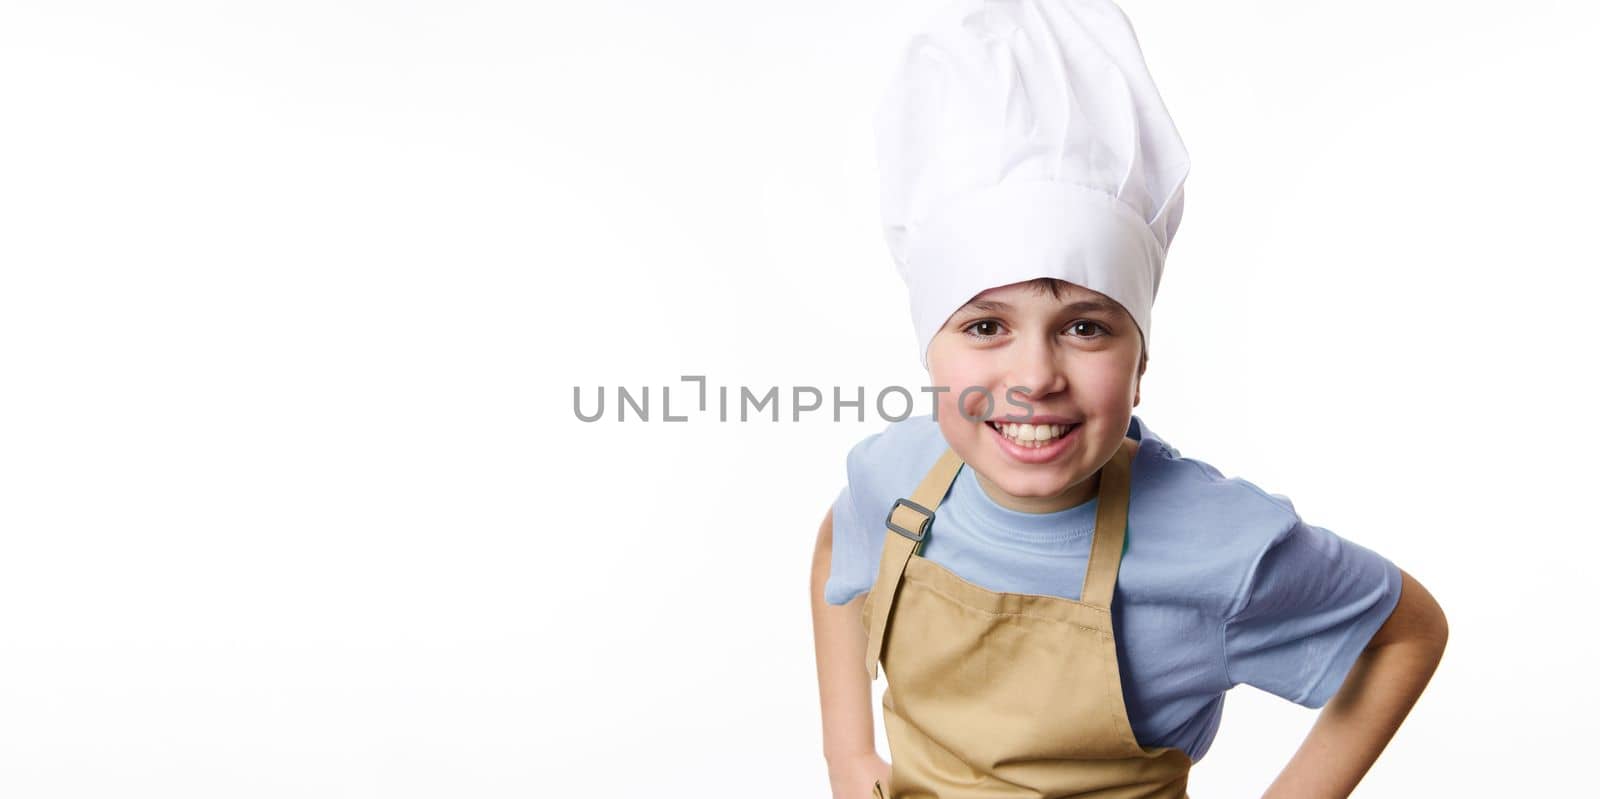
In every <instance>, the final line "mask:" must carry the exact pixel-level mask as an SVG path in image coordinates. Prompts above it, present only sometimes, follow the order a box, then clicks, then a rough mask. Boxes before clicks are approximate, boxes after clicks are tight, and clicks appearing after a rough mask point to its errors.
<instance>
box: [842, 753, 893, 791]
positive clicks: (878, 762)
mask: <svg viewBox="0 0 1600 799" xmlns="http://www.w3.org/2000/svg"><path fill="white" fill-rule="evenodd" d="M878 781H882V782H885V783H887V782H888V781H889V762H888V761H886V760H884V759H883V758H881V757H878V753H877V752H862V753H861V754H859V755H855V756H852V757H847V758H844V759H842V760H840V761H839V762H832V761H830V762H829V763H828V783H829V785H830V787H831V788H832V789H833V799H874V797H873V795H872V784H873V783H874V782H878Z"/></svg>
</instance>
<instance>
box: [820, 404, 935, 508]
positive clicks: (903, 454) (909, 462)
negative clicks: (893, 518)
mask: <svg viewBox="0 0 1600 799" xmlns="http://www.w3.org/2000/svg"><path fill="white" fill-rule="evenodd" d="M948 446H949V444H948V443H947V442H946V441H945V440H944V434H943V433H942V432H940V431H939V423H938V422H936V421H934V419H933V415H932V414H923V415H921V416H911V417H907V418H905V419H901V420H900V421H897V422H890V423H889V424H888V425H887V426H886V427H884V429H882V430H880V431H878V432H876V433H872V434H870V435H868V436H866V437H865V438H862V439H861V440H860V441H857V442H856V443H855V445H854V446H852V447H851V448H850V453H849V454H848V455H847V456H846V457H845V467H846V471H847V477H848V479H849V487H850V494H851V497H852V498H853V499H854V500H855V503H856V506H857V507H860V508H877V507H882V508H884V509H885V511H887V509H888V507H889V505H890V504H892V503H893V502H894V500H895V499H896V498H898V497H909V496H911V492H912V491H913V490H915V489H916V487H917V485H918V484H919V483H921V482H922V478H923V477H924V476H926V475H927V473H928V470H929V469H932V468H933V465H934V464H935V463H937V462H938V460H939V456H940V455H943V454H944V451H945V449H946V448H947V447H948Z"/></svg>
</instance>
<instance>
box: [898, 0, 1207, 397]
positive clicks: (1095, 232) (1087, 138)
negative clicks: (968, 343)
mask: <svg viewBox="0 0 1600 799" xmlns="http://www.w3.org/2000/svg"><path fill="white" fill-rule="evenodd" d="M876 123H877V134H878V165H879V176H880V181H881V185H880V201H881V205H882V213H883V226H884V235H885V236H886V238H887V239H888V242H889V249H890V251H891V252H892V253H893V255H894V259H895V264H896V267H897V268H898V269H899V271H900V276H901V277H902V278H903V279H904V280H905V282H906V285H907V287H908V288H909V289H910V295H911V316H912V321H913V323H914V324H915V326H916V331H917V340H918V343H919V344H920V346H921V355H922V365H923V366H924V367H926V366H927V365H928V343H929V342H930V341H931V340H932V339H933V335H934V333H936V332H937V331H938V330H939V328H940V327H942V326H943V325H944V323H945V322H946V321H948V320H949V318H950V315H951V314H953V313H954V312H955V311H956V310H957V309H958V308H960V307H961V306H962V305H964V304H966V302H967V301H968V300H970V299H972V298H973V297H975V296H977V295H978V294H980V293H982V292H983V291H985V290H987V289H990V288H993V287H995V286H1003V285H1007V284H1011V283H1017V282H1020V281H1024V280H1030V279H1033V278H1038V277H1054V278H1060V279H1062V280H1066V281H1070V282H1072V283H1076V284H1078V285H1080V286H1083V287H1085V288H1089V289H1093V290H1095V291H1098V292H1100V293H1102V294H1105V295H1107V296H1109V297H1111V298H1112V299H1114V300H1116V301H1117V302H1119V303H1121V304H1122V305H1123V307H1125V308H1126V309H1127V310H1128V312H1129V313H1130V314H1131V315H1132V316H1133V318H1134V321H1135V322H1137V323H1138V325H1139V329H1140V330H1141V331H1142V333H1143V335H1144V338H1145V346H1146V347H1147V348H1148V347H1149V341H1150V306H1151V305H1152V304H1153V303H1154V302H1155V296H1156V289H1157V288H1158V287H1159V286H1160V284H1161V273H1162V269H1163V267H1164V265H1165V263H1166V255H1167V248H1168V246H1169V245H1170V244H1171V243H1172V237H1173V234H1174V233H1176V232H1177V230H1178V222H1179V220H1180V219H1181V218H1182V216H1183V181H1184V179H1185V178H1186V177H1187V176H1188V173H1189V154H1188V151H1187V150H1186V149H1185V148H1184V146H1183V141H1182V140H1181V139H1179V137H1178V130H1177V127H1176V126H1175V125H1174V124H1173V122H1172V119H1171V118H1170V117H1169V116H1168V114H1167V110H1166V106H1165V105H1164V104H1163V103H1162V101H1161V97H1160V95H1159V94H1157V92H1156V87H1155V83H1154V81H1152V80H1151V78H1150V73H1149V70H1148V69H1147V68H1146V66H1145V64H1144V56H1143V53H1142V52H1141V51H1140V49H1139V43H1138V40H1137V38H1136V37H1135V35H1134V32H1133V28H1132V25H1131V24H1130V23H1129V21H1128V18H1127V16H1126V15H1125V14H1124V13H1123V12H1122V9H1120V8H1118V7H1117V6H1116V5H1115V4H1114V3H1112V2H1110V1H1109V0H999V1H995V0H988V1H985V0H957V2H953V3H949V4H948V5H946V6H944V7H943V8H942V9H941V10H940V12H939V13H938V14H936V15H935V16H934V17H933V18H932V19H931V20H930V22H929V23H928V24H927V25H926V27H925V28H924V30H922V31H921V32H920V33H918V34H917V35H916V36H914V37H913V38H912V39H911V41H910V43H909V44H908V45H907V46H906V48H905V50H904V53H903V55H902V56H901V59H900V63H899V65H898V68H897V69H896V72H895V74H894V77H893V79H892V80H891V82H890V85H889V88H888V91H887V92H886V94H885V96H884V98H883V101H882V104H881V105H880V107H879V109H878V113H877V120H876Z"/></svg>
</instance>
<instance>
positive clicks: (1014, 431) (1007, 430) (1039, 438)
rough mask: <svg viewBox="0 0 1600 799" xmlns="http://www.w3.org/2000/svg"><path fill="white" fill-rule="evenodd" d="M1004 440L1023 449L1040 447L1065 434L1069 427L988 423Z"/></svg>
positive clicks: (1060, 425) (1062, 425)
mask: <svg viewBox="0 0 1600 799" xmlns="http://www.w3.org/2000/svg"><path fill="white" fill-rule="evenodd" d="M989 424H990V426H991V427H993V428H994V429H996V430H998V431H1000V433H1001V434H1002V435H1004V436H1005V437H1006V438H1009V439H1011V440H1012V441H1015V442H1016V443H1018V444H1021V445H1023V446H1025V447H1040V446H1044V445H1045V444H1046V443H1049V442H1050V441H1052V440H1054V439H1056V438H1060V437H1061V436H1064V435H1066V434H1067V431H1068V430H1070V429H1071V425H1064V424H1000V423H996V422H990V423H989Z"/></svg>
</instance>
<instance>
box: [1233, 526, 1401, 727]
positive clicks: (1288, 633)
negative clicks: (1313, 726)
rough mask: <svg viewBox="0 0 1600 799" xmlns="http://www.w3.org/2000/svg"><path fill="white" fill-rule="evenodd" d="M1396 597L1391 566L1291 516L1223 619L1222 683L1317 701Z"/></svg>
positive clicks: (1340, 679)
mask: <svg viewBox="0 0 1600 799" xmlns="http://www.w3.org/2000/svg"><path fill="white" fill-rule="evenodd" d="M1399 600H1400V569H1399V567H1397V566H1395V565H1394V564H1393V563H1391V562H1389V560H1388V559H1386V558H1384V557H1383V556H1381V555H1379V554H1377V553H1376V552H1373V551H1372V550H1370V549H1367V548H1365V547H1363V546H1361V545H1359V544H1356V543H1354V542H1352V541H1347V540H1345V539H1343V538H1340V537H1339V536H1337V535H1335V534H1334V533H1332V532H1329V531H1328V530H1325V529H1323V528H1321V527H1316V526H1313V525H1309V524H1306V523H1304V522H1303V521H1301V520H1299V519H1298V518H1296V520H1295V522H1294V525H1293V526H1292V527H1291V528H1290V529H1289V530H1288V531H1287V532H1286V533H1284V534H1283V535H1281V536H1278V537H1277V538H1275V539H1274V540H1273V541H1272V543H1271V544H1269V545H1268V547H1267V548H1266V550H1265V551H1264V552H1263V553H1262V554H1261V556H1260V558H1259V560H1258V561H1257V562H1256V564H1255V568H1254V569H1253V570H1252V572H1251V575H1250V577H1249V578H1248V580H1247V582H1246V585H1245V591H1244V594H1243V595H1242V600H1241V601H1242V605H1240V606H1239V607H1238V610H1237V611H1235V612H1234V613H1233V615H1231V616H1229V617H1228V618H1227V620H1226V621H1225V622H1224V624H1223V664H1224V669H1225V670H1226V673H1227V676H1228V681H1229V684H1230V685H1237V684H1239V683H1246V684H1249V685H1252V686H1255V687H1257V688H1260V689H1261V690H1263V691H1267V692H1269V693H1272V694H1276V695H1278V696H1281V697H1283V698H1285V699H1288V700H1289V701H1291V702H1295V703H1296V704H1300V705H1303V706H1305V707H1312V708H1316V707H1322V706H1323V705H1324V704H1326V703H1327V701H1328V700H1329V699H1331V698H1332V697H1333V694H1334V693H1335V692H1337V691H1338V690H1339V686H1340V685H1342V684H1343V683H1344V678H1345V674H1346V673H1348V672H1349V670H1350V668H1351V666H1353V665H1355V661H1356V658H1357V657H1359V656H1360V654H1361V652H1362V650H1364V649H1366V646H1367V642H1368V641H1370V640H1371V639H1372V635H1373V633H1376V632H1377V631H1378V628H1379V627H1382V626H1383V623H1384V622H1385V621H1387V620H1388V618H1389V614H1390V613H1391V612H1392V611H1393V610H1394V608H1395V605H1396V604H1397V603H1398V602H1399Z"/></svg>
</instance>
